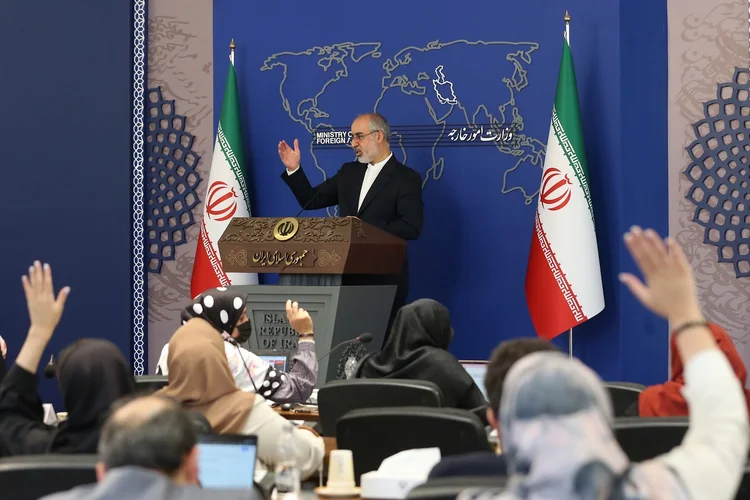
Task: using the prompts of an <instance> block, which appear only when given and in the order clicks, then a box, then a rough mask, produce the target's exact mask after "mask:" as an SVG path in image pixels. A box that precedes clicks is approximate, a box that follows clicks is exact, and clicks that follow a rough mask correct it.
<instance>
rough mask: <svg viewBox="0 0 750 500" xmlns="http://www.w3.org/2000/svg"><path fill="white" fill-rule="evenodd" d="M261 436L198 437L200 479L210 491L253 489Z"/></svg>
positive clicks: (203, 435)
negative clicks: (259, 437)
mask: <svg viewBox="0 0 750 500" xmlns="http://www.w3.org/2000/svg"><path fill="white" fill-rule="evenodd" d="M257 454H258V438H257V436H242V435H237V434H201V435H199V436H198V480H199V481H200V483H201V486H203V488H206V489H233V490H237V489H252V488H253V480H254V478H255V459H256V457H257Z"/></svg>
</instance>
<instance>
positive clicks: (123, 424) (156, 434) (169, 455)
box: [43, 396, 250, 500]
mask: <svg viewBox="0 0 750 500" xmlns="http://www.w3.org/2000/svg"><path fill="white" fill-rule="evenodd" d="M196 442H197V437H196V434H195V430H194V427H193V423H192V421H191V419H190V417H189V416H188V414H187V412H186V411H185V410H183V409H182V408H181V407H180V406H179V405H177V404H176V403H174V402H172V401H170V400H168V399H164V398H160V397H157V396H144V397H139V398H136V399H133V400H130V401H128V402H125V403H124V404H123V405H122V406H120V407H119V408H117V409H116V410H115V411H114V413H113V414H112V415H111V417H110V418H109V420H108V421H107V423H106V424H105V425H104V427H103V428H102V433H101V436H100V438H99V463H98V464H97V466H96V477H97V481H98V483H97V484H94V485H86V486H79V487H77V488H74V489H72V490H70V491H66V492H62V493H56V494H54V495H50V496H47V497H45V498H44V499H43V500H103V499H123V500H124V499H133V498H138V499H141V500H150V499H154V500H155V499H160V500H162V499H163V500H166V499H169V500H203V499H206V500H208V499H219V500H234V499H237V500H239V499H248V498H250V493H249V492H248V491H217V490H203V489H201V488H200V486H199V483H198V449H197V448H196Z"/></svg>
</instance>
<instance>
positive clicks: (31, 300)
mask: <svg viewBox="0 0 750 500" xmlns="http://www.w3.org/2000/svg"><path fill="white" fill-rule="evenodd" d="M21 282H22V283H23V291H24V294H25V295H26V306H27V308H28V310H29V320H30V321H31V325H30V326H29V332H28V334H27V335H26V341H25V342H24V344H23V347H21V351H20V352H19V353H18V358H17V359H16V364H17V365H19V366H20V367H22V368H23V369H25V370H26V371H28V372H30V373H36V370H37V368H38V367H39V361H40V359H41V356H42V352H44V349H45V348H46V347H47V343H48V342H49V340H50V338H52V333H53V332H54V331H55V328H56V327H57V324H58V323H59V322H60V317H61V316H62V313H63V310H64V309H65V302H66V300H67V299H68V294H69V293H70V287H65V288H63V289H62V290H60V293H58V294H57V297H55V291H54V285H53V282H52V268H51V267H50V265H49V264H44V265H42V264H41V263H40V262H39V261H36V262H34V264H33V265H32V266H31V267H30V268H29V274H28V276H23V277H22V278H21Z"/></svg>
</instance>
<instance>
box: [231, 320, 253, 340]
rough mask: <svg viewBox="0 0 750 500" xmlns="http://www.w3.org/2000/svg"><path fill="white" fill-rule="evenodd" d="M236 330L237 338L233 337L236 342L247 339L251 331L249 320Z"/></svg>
mask: <svg viewBox="0 0 750 500" xmlns="http://www.w3.org/2000/svg"><path fill="white" fill-rule="evenodd" d="M237 331H238V332H239V333H240V334H239V335H238V336H237V338H236V339H235V340H236V341H237V343H238V344H244V343H245V342H247V341H248V339H249V338H250V335H251V334H252V333H253V326H252V325H251V324H250V322H249V321H247V322H245V323H242V324H241V325H239V326H238V327H237Z"/></svg>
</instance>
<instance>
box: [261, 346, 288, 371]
mask: <svg viewBox="0 0 750 500" xmlns="http://www.w3.org/2000/svg"><path fill="white" fill-rule="evenodd" d="M255 354H256V355H257V356H258V357H259V358H260V359H262V360H263V361H266V362H267V363H269V364H270V365H271V366H273V367H274V369H276V370H280V371H282V372H286V368H287V363H288V361H289V357H288V356H287V355H286V354H284V353H281V352H279V351H268V350H261V351H256V352H255Z"/></svg>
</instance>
